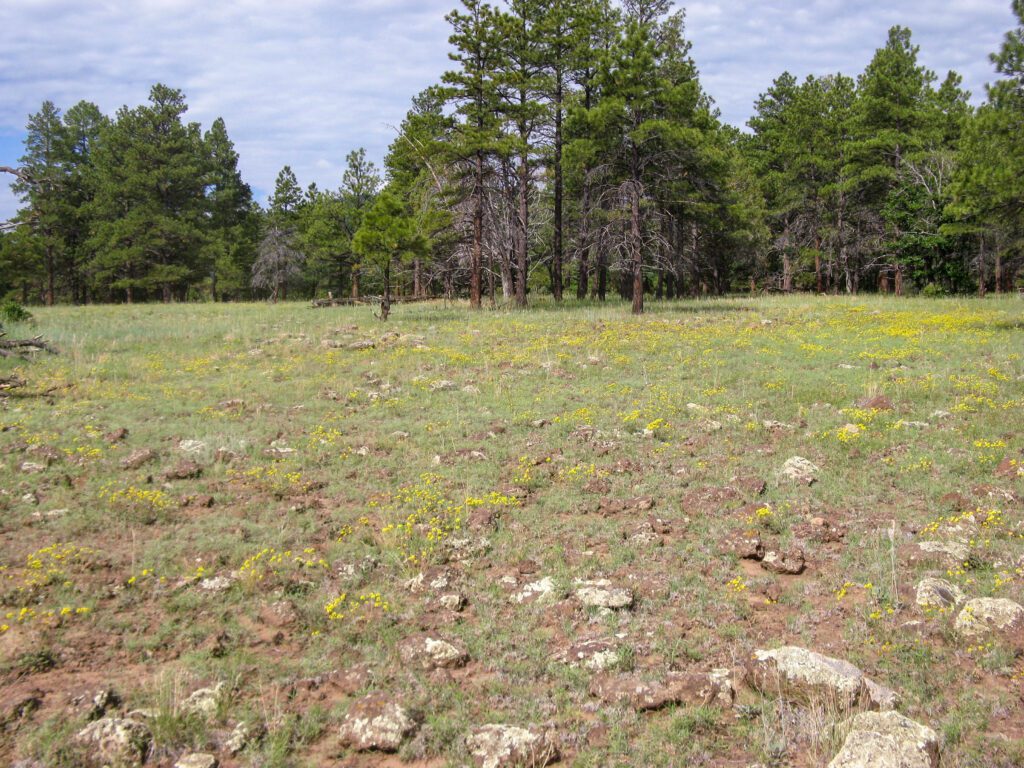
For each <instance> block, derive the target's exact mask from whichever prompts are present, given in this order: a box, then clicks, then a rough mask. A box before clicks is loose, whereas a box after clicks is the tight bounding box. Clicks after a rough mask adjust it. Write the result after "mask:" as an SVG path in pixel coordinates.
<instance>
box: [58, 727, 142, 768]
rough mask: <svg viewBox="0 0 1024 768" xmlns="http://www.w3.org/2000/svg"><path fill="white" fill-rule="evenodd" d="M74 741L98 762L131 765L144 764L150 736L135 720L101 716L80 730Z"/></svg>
mask: <svg viewBox="0 0 1024 768" xmlns="http://www.w3.org/2000/svg"><path fill="white" fill-rule="evenodd" d="M75 741H77V742H78V743H79V744H82V745H85V746H86V747H88V748H90V749H92V750H93V754H94V757H95V758H96V759H98V760H99V761H101V762H104V763H114V764H121V765H133V766H134V765H142V764H143V763H144V762H145V761H146V756H147V755H148V754H149V750H150V747H151V746H152V743H153V736H152V734H150V732H149V728H147V727H146V726H145V725H143V724H142V723H140V722H138V721H137V720H132V719H129V718H124V717H103V718H100V719H99V720H95V721H93V722H91V723H89V724H88V725H87V726H85V728H83V729H82V730H80V731H79V732H78V734H77V735H76V736H75Z"/></svg>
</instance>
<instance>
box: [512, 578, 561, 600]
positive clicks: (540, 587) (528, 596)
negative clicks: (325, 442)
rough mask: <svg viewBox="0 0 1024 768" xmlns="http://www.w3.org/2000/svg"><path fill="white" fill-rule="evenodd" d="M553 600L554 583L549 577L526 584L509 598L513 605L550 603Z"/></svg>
mask: <svg viewBox="0 0 1024 768" xmlns="http://www.w3.org/2000/svg"><path fill="white" fill-rule="evenodd" d="M554 599H555V582H554V581H552V580H551V577H550V576H545V577H544V578H542V579H540V580H538V581H532V582H530V583H529V584H526V585H525V586H524V587H523V588H522V589H520V590H519V591H518V592H516V593H515V594H513V595H512V597H510V598H509V600H510V602H513V603H530V602H538V603H539V602H550V601H551V600H554Z"/></svg>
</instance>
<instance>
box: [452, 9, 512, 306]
mask: <svg viewBox="0 0 1024 768" xmlns="http://www.w3.org/2000/svg"><path fill="white" fill-rule="evenodd" d="M462 6H463V8H464V11H465V12H461V13H460V12H459V11H452V12H451V13H449V14H448V16H447V17H446V19H447V21H448V23H449V24H451V26H452V35H451V36H450V37H449V38H448V42H449V43H450V44H451V45H452V46H453V47H454V48H455V50H454V51H453V52H452V53H449V54H448V56H449V58H450V59H451V60H452V61H453V62H455V63H456V64H457V65H458V67H457V68H456V69H453V70H449V71H448V72H446V73H445V74H444V76H443V78H442V80H443V82H444V83H445V85H446V86H447V88H446V91H445V95H446V98H447V100H448V101H449V102H450V103H452V104H454V105H455V109H456V113H457V114H458V115H459V117H460V118H461V120H460V122H459V124H458V126H457V128H456V131H455V133H454V134H453V137H452V138H453V142H452V146H451V150H452V153H453V155H454V157H455V158H457V159H458V160H461V161H468V162H470V163H471V164H472V171H471V174H470V175H471V179H472V181H471V186H472V191H471V198H472V211H473V232H472V243H471V247H470V260H469V303H470V306H471V307H473V308H474V309H480V308H481V306H482V302H481V295H482V291H481V288H482V282H481V278H482V271H483V237H484V231H483V230H484V181H485V177H486V174H487V162H488V159H489V158H490V157H491V156H492V155H493V154H494V153H495V152H496V151H498V150H499V149H501V148H503V146H504V142H503V141H502V138H501V130H500V129H501V125H500V121H499V119H498V102H499V85H500V81H499V75H498V73H499V72H500V71H501V69H502V68H503V66H504V59H503V56H502V51H501V46H500V45H499V44H498V41H497V40H496V39H495V36H496V33H497V28H496V17H495V12H494V9H493V8H492V7H491V6H490V5H488V4H487V3H484V2H481V0H462Z"/></svg>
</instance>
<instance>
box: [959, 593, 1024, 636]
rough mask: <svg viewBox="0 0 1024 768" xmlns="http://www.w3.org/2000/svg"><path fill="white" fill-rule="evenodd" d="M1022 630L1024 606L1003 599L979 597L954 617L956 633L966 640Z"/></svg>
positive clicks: (1023, 626)
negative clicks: (994, 633) (995, 633)
mask: <svg viewBox="0 0 1024 768" xmlns="http://www.w3.org/2000/svg"><path fill="white" fill-rule="evenodd" d="M1022 628H1024V606H1021V605H1020V604H1019V603H1015V602H1013V600H1007V599H1006V598H1003V597H979V598H975V599H974V600H969V601H968V602H967V603H966V604H965V605H964V607H963V608H962V609H961V611H960V615H958V616H957V617H956V631H957V633H959V634H960V636H961V637H964V638H967V639H975V638H979V637H984V636H986V635H989V634H991V633H993V632H1012V631H1014V630H1019V629H1022Z"/></svg>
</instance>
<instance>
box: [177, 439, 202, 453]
mask: <svg viewBox="0 0 1024 768" xmlns="http://www.w3.org/2000/svg"><path fill="white" fill-rule="evenodd" d="M178 450H179V451H182V452H184V453H202V452H203V451H205V450H206V443H204V442H203V441H202V440H182V441H181V442H179V443H178Z"/></svg>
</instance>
